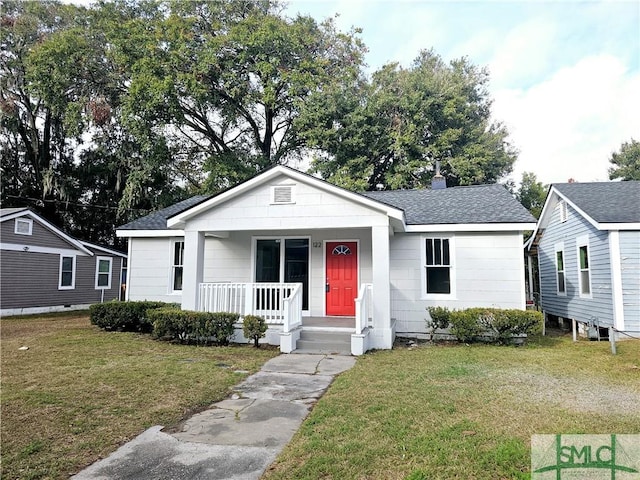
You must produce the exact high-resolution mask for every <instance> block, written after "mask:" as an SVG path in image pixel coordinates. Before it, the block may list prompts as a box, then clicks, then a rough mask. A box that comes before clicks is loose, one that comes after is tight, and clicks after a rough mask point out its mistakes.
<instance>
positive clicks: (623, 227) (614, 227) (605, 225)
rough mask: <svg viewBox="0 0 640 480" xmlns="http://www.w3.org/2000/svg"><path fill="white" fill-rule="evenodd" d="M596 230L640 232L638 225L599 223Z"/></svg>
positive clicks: (639, 225)
mask: <svg viewBox="0 0 640 480" xmlns="http://www.w3.org/2000/svg"><path fill="white" fill-rule="evenodd" d="M598 230H640V223H631V222H630V223H599V224H598Z"/></svg>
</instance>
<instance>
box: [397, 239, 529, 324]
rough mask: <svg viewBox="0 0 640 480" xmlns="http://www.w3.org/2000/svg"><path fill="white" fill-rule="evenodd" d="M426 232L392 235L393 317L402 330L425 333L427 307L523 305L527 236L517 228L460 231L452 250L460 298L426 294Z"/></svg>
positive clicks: (457, 293) (509, 306)
mask: <svg viewBox="0 0 640 480" xmlns="http://www.w3.org/2000/svg"><path fill="white" fill-rule="evenodd" d="M423 238H424V236H422V235H420V234H406V235H396V236H394V237H393V238H392V239H391V252H390V254H391V262H390V263H391V271H390V276H391V316H392V317H393V318H395V319H396V320H397V324H396V326H397V332H398V333H416V332H417V333H420V332H426V326H425V320H426V318H427V315H428V313H427V311H426V308H427V307H429V306H436V305H439V306H444V307H449V308H452V309H453V308H471V307H482V306H485V307H498V308H520V309H523V308H524V271H523V269H524V265H523V259H522V236H521V235H519V234H517V233H515V232H513V233H457V234H456V235H455V248H454V252H453V253H452V254H453V256H454V257H453V262H454V268H455V270H456V275H455V276H456V280H455V281H456V286H455V287H456V288H455V290H456V297H455V298H451V299H442V300H440V299H439V300H431V299H430V300H427V299H424V295H423V291H422V290H423V285H422V269H423V268H424V266H423V265H422V249H423V248H425V247H424V241H423Z"/></svg>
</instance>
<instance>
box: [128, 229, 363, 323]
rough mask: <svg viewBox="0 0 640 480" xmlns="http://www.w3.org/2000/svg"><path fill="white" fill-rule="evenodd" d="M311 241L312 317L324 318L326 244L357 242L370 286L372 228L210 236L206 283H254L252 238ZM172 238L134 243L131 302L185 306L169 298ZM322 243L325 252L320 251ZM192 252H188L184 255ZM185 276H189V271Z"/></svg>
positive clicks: (231, 233)
mask: <svg viewBox="0 0 640 480" xmlns="http://www.w3.org/2000/svg"><path fill="white" fill-rule="evenodd" d="M280 234H281V235H282V236H286V237H299V238H309V247H310V248H309V256H310V259H309V261H310V266H309V269H310V272H311V274H310V277H309V308H310V315H313V316H321V315H324V308H325V303H324V302H325V265H324V242H325V241H334V240H357V241H358V242H359V249H360V250H359V253H358V255H359V258H358V261H359V263H358V267H359V275H360V282H359V283H365V282H371V229H369V228H367V229H344V230H316V231H311V230H290V231H286V232H277V233H276V232H273V231H269V230H262V231H255V232H230V234H229V238H214V237H206V239H205V251H204V275H203V281H204V282H253V281H254V280H255V278H254V271H253V258H252V255H253V251H252V238H253V237H271V236H274V235H280ZM172 240H174V239H172V238H157V239H153V238H149V239H147V238H132V239H131V242H132V243H131V259H132V260H131V261H130V264H129V265H130V267H129V268H130V269H131V270H130V275H131V276H130V281H129V285H128V287H127V288H128V289H129V299H130V300H160V301H165V302H181V300H182V296H181V295H179V294H177V295H176V294H171V293H170V278H171V254H172V251H171V242H172ZM314 243H315V244H320V245H321V246H320V247H315V248H314V246H313V245H314ZM186 255H189V252H187V251H185V256H186ZM185 274H186V272H185Z"/></svg>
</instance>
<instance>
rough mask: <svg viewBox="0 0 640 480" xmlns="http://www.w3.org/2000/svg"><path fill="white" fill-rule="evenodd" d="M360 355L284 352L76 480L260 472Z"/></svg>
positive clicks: (159, 479)
mask: <svg viewBox="0 0 640 480" xmlns="http://www.w3.org/2000/svg"><path fill="white" fill-rule="evenodd" d="M354 364H355V358H354V357H347V356H332V355H304V354H300V355H280V356H278V357H276V358H273V359H271V360H269V361H268V362H267V363H265V364H264V365H263V367H262V369H261V370H260V371H259V372H258V373H256V374H254V375H251V376H250V377H248V378H246V379H245V380H244V381H243V382H242V383H241V384H239V385H237V386H236V387H235V389H234V391H235V392H236V393H234V394H233V395H232V396H231V398H228V399H226V400H223V401H221V402H218V403H215V404H214V405H212V406H211V408H210V409H209V410H205V411H204V412H201V413H198V414H196V415H194V416H193V417H191V418H189V419H188V420H186V421H185V422H183V423H182V424H181V425H179V426H178V427H177V428H176V429H175V431H172V432H163V431H162V430H163V427H161V426H155V427H151V428H149V429H148V430H146V431H145V432H143V433H142V434H140V435H139V436H138V437H136V438H134V439H133V440H132V441H130V442H129V443H127V444H125V445H123V446H122V447H120V448H119V449H118V450H116V451H115V452H114V453H112V454H111V455H110V456H109V457H107V458H105V459H103V460H100V461H98V462H96V463H94V464H93V465H91V466H90V467H88V468H86V469H85V470H83V471H81V472H80V473H79V474H77V475H74V476H73V477H71V478H73V479H75V480H107V479H109V480H114V479H115V480H118V479H121V480H125V479H127V480H129V479H130V480H134V479H139V480H146V479H148V480H151V479H153V480H180V479H203V480H204V479H212V480H213V479H238V480H240V479H242V480H250V479H258V478H260V476H261V475H262V473H263V472H264V471H265V469H266V468H267V467H268V466H269V465H270V464H271V463H272V462H273V461H274V460H275V458H276V456H277V455H278V454H279V453H280V451H281V450H282V448H283V447H284V446H285V445H286V444H287V443H288V442H289V440H291V437H292V436H293V434H294V433H295V432H296V431H297V430H298V428H299V427H300V424H301V423H302V421H303V420H304V418H305V417H306V416H307V414H308V413H309V410H310V408H311V407H312V406H313V404H314V403H315V402H316V401H317V400H318V399H319V398H320V397H321V396H322V394H323V393H324V392H325V391H326V389H327V387H328V386H329V385H330V384H331V382H332V381H333V378H334V376H335V375H337V374H338V373H341V372H343V371H345V370H348V369H350V368H351V367H352V366H353V365H354Z"/></svg>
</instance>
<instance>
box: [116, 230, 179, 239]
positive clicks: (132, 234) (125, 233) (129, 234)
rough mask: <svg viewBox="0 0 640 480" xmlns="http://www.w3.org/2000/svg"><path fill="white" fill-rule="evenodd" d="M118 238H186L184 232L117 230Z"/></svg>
mask: <svg viewBox="0 0 640 480" xmlns="http://www.w3.org/2000/svg"><path fill="white" fill-rule="evenodd" d="M116 237H120V238H136V237H146V238H152V237H184V230H116Z"/></svg>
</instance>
